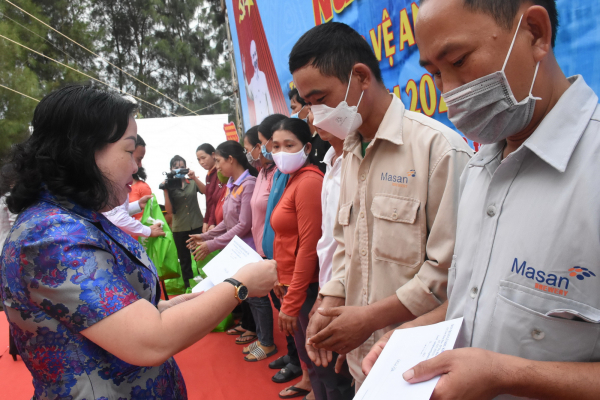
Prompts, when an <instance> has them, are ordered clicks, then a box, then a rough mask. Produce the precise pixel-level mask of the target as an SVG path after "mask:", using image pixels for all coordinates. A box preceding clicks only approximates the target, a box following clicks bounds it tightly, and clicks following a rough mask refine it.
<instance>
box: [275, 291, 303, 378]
mask: <svg viewBox="0 0 600 400" xmlns="http://www.w3.org/2000/svg"><path fill="white" fill-rule="evenodd" d="M271 299H272V300H273V305H274V306H275V308H276V309H277V311H279V310H281V300H279V298H278V297H277V296H275V292H274V291H272V290H271ZM285 340H286V341H287V351H288V357H289V358H290V364H292V365H295V366H297V367H299V366H300V358H299V357H298V349H297V348H296V341H295V340H294V337H293V336H286V337H285Z"/></svg>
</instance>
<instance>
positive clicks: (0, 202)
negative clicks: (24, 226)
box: [0, 196, 17, 251]
mask: <svg viewBox="0 0 600 400" xmlns="http://www.w3.org/2000/svg"><path fill="white" fill-rule="evenodd" d="M16 220H17V214H13V213H11V212H10V211H9V210H8V206H7V205H6V197H5V196H2V197H0V251H2V246H4V241H5V240H6V238H7V237H8V234H9V233H10V230H11V229H12V226H13V224H14V223H15V221H16Z"/></svg>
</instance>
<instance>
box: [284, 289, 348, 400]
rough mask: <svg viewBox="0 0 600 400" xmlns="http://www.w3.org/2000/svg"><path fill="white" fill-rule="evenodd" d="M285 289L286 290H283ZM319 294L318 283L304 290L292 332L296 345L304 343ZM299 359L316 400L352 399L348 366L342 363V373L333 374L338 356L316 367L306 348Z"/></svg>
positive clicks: (300, 353)
mask: <svg viewBox="0 0 600 400" xmlns="http://www.w3.org/2000/svg"><path fill="white" fill-rule="evenodd" d="M285 289H287V288H285ZM318 294H319V283H318V282H315V283H311V284H310V285H308V289H307V290H306V300H305V301H304V304H302V308H301V309H300V314H299V315H298V329H297V330H296V331H295V332H294V339H295V340H296V345H297V346H298V345H300V344H304V343H306V329H307V328H308V321H309V318H308V314H310V310H312V307H313V305H314V304H315V300H316V299H317V295H318ZM298 354H299V355H300V358H301V359H302V361H304V363H305V364H306V366H307V367H308V375H309V376H310V385H311V386H312V389H313V391H314V395H315V399H316V400H351V399H353V398H354V388H353V387H352V375H350V371H349V370H348V364H347V363H346V362H344V365H343V368H342V372H341V373H339V374H336V373H335V363H336V361H337V357H338V355H337V354H336V353H334V354H333V360H331V362H330V363H329V365H328V366H327V367H317V366H316V365H315V364H314V363H313V362H312V361H311V360H310V358H309V357H308V353H307V352H306V348H305V347H303V348H302V349H301V350H300V351H298Z"/></svg>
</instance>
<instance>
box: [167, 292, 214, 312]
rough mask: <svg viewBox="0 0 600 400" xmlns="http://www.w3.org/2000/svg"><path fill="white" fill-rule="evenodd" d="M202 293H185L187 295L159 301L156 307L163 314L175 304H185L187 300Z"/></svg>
mask: <svg viewBox="0 0 600 400" xmlns="http://www.w3.org/2000/svg"><path fill="white" fill-rule="evenodd" d="M202 293H204V292H200V293H187V294H182V295H179V296H177V297H173V298H172V299H171V300H161V301H160V302H159V303H158V306H157V308H158V311H160V312H163V311H165V310H166V309H168V308H171V307H174V306H176V305H177V304H181V303H185V302H186V301H188V300H192V299H195V298H196V297H198V296H200V295H201V294H202Z"/></svg>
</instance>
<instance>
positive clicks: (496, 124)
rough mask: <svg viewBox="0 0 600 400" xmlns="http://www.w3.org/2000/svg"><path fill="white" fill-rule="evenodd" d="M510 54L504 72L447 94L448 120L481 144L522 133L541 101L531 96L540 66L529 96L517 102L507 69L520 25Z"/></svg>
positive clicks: (537, 67) (488, 76) (445, 94)
mask: <svg viewBox="0 0 600 400" xmlns="http://www.w3.org/2000/svg"><path fill="white" fill-rule="evenodd" d="M522 20H523V16H521V19H520V20H519V25H518V26H517V31H516V32H515V36H514V38H513V41H512V43H511V45H510V49H509V50H508V54H507V56H506V60H505V61H504V66H503V67H502V70H501V71H498V72H495V73H493V74H491V75H487V76H484V77H482V78H479V79H476V80H474V81H473V82H470V83H467V84H466V85H463V86H461V87H458V88H456V89H454V90H451V91H449V92H446V93H444V94H443V95H442V96H443V98H444V100H445V101H446V104H447V105H448V118H450V121H452V123H453V124H454V126H456V128H458V130H460V131H461V132H462V133H463V134H464V135H465V136H466V137H467V138H469V139H471V140H472V141H474V142H477V143H481V144H490V143H496V142H500V141H502V140H504V139H506V138H507V137H510V136H513V135H515V134H517V133H519V132H521V131H522V130H523V129H525V127H526V126H527V125H529V123H530V122H531V119H532V118H533V111H534V109H535V101H536V100H541V98H539V97H534V96H533V94H532V93H531V92H532V90H533V85H534V83H535V78H536V77H537V73H538V69H539V67H540V63H539V62H538V64H537V66H536V67H535V73H534V75H533V82H532V83H531V89H530V90H529V96H527V97H526V98H525V99H523V101H521V102H517V100H516V99H515V96H514V95H513V92H512V90H511V89H510V85H509V83H508V79H506V74H505V73H504V69H505V68H506V64H507V63H508V59H509V57H510V54H511V52H512V49H513V46H514V44H515V40H516V39H517V34H518V33H519V28H520V26H521V21H522Z"/></svg>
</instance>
